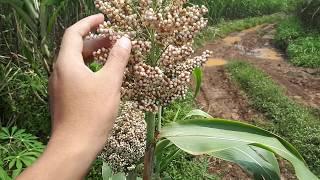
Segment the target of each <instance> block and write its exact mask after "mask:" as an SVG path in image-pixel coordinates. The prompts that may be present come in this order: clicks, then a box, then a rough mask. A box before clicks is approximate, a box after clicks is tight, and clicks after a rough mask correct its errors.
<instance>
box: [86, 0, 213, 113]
mask: <svg viewBox="0 0 320 180" xmlns="http://www.w3.org/2000/svg"><path fill="white" fill-rule="evenodd" d="M186 1H187V0H165V1H162V0H95V1H94V2H95V5H96V7H97V8H98V9H99V10H100V11H101V12H103V13H104V14H105V15H106V18H107V20H106V22H104V23H103V24H101V25H100V26H99V28H98V30H97V34H98V35H90V37H89V38H95V36H98V37H99V36H104V37H108V38H109V39H110V40H111V41H112V42H113V43H115V42H116V40H117V39H119V38H121V37H122V36H126V37H128V38H129V39H130V40H131V41H132V52H131V57H130V60H129V64H128V66H127V69H126V72H125V81H124V83H123V86H122V89H121V93H122V99H123V100H129V101H135V102H137V108H139V109H141V110H144V111H151V112H155V111H157V109H158V107H159V106H164V105H168V104H170V103H171V102H172V101H174V100H176V99H178V98H183V97H185V96H186V92H187V89H188V85H189V82H190V78H191V74H192V71H193V70H194V69H195V68H196V67H201V66H202V65H203V64H204V63H205V62H206V61H207V58H208V57H209V56H210V52H209V51H205V52H204V53H203V54H202V55H201V56H197V57H192V55H193V53H194V50H193V48H192V43H193V39H194V37H195V36H196V35H197V34H198V33H199V32H200V31H201V30H202V29H203V28H205V27H206V25H207V20H206V19H205V18H204V15H205V14H206V13H207V12H208V10H207V8H206V7H204V6H201V7H200V6H189V5H188V6H186V5H184V4H185V3H186ZM109 51H110V49H105V48H102V49H99V50H98V51H96V52H94V54H93V55H94V57H95V59H96V60H97V61H99V62H106V61H107V59H108V54H109Z"/></svg>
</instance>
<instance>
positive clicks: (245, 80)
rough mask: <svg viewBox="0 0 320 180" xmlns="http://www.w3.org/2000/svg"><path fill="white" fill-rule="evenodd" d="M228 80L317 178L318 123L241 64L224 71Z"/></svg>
mask: <svg viewBox="0 0 320 180" xmlns="http://www.w3.org/2000/svg"><path fill="white" fill-rule="evenodd" d="M228 69H229V71H230V73H231V76H232V78H233V79H234V80H235V81H236V82H237V83H238V84H239V85H240V87H241V88H242V89H244V90H245V92H246V93H247V94H248V95H249V97H250V99H251V102H252V105H253V107H255V108H256V109H258V110H259V111H261V112H263V113H265V115H266V117H267V118H269V119H271V120H272V121H273V123H274V127H275V130H276V132H278V133H279V134H281V135H282V136H284V137H286V139H288V140H289V141H290V142H291V143H292V144H293V145H295V146H296V147H297V148H298V150H299V151H300V152H301V154H302V155H303V156H304V158H305V159H306V161H307V163H308V165H309V166H310V168H311V169H312V170H313V171H314V172H315V173H316V174H317V175H318V176H320V149H319V148H318V147H319V144H320V121H319V120H320V119H319V118H317V117H316V116H315V115H314V114H313V113H312V112H311V111H310V110H308V109H306V108H304V107H301V106H300V105H298V104H297V103H295V102H293V101H292V100H290V99H289V98H288V97H287V96H286V95H285V93H284V91H283V89H282V88H280V87H279V85H277V84H275V83H274V82H273V81H272V80H271V79H270V78H269V77H268V76H267V75H266V74H264V73H263V72H262V71H260V70H258V69H256V68H254V67H253V66H251V65H249V64H247V63H244V62H235V63H232V64H230V65H229V67H228Z"/></svg>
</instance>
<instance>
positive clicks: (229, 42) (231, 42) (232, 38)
mask: <svg viewBox="0 0 320 180" xmlns="http://www.w3.org/2000/svg"><path fill="white" fill-rule="evenodd" d="M222 41H223V43H224V44H225V45H228V46H233V45H235V44H238V43H239V42H240V41H241V37H240V36H228V37H226V38H224V39H223V40H222Z"/></svg>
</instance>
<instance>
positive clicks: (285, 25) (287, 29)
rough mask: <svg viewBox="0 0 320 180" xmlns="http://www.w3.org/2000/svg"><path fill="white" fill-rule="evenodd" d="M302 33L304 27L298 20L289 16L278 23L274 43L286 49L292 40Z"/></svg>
mask: <svg viewBox="0 0 320 180" xmlns="http://www.w3.org/2000/svg"><path fill="white" fill-rule="evenodd" d="M303 35H304V29H303V27H302V26H301V23H300V21H299V20H298V19H297V18H295V17H290V18H287V19H285V20H283V21H282V22H281V23H280V24H279V25H278V27H277V33H276V36H275V43H276V45H277V46H278V47H279V48H281V49H282V50H286V49H287V47H288V45H289V44H290V43H291V42H292V41H294V40H295V39H297V38H299V37H301V36H303Z"/></svg>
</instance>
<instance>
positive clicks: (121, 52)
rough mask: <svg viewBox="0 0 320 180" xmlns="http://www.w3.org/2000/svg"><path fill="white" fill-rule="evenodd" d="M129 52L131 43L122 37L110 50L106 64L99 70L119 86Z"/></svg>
mask: <svg viewBox="0 0 320 180" xmlns="http://www.w3.org/2000/svg"><path fill="white" fill-rule="evenodd" d="M130 52H131V41H130V40H129V39H128V38H126V37H122V38H121V39H119V40H118V41H117V42H116V44H115V45H114V46H113V48H112V49H111V51H110V54H109V57H108V60H107V63H106V64H105V65H104V67H103V68H102V69H101V73H102V74H104V75H105V76H112V78H113V79H114V81H115V82H117V83H119V84H120V85H121V83H122V80H123V75H124V71H125V68H126V66H127V64H128V60H129V57H130Z"/></svg>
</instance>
